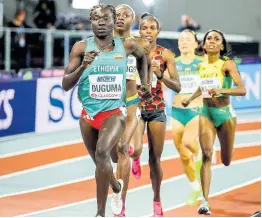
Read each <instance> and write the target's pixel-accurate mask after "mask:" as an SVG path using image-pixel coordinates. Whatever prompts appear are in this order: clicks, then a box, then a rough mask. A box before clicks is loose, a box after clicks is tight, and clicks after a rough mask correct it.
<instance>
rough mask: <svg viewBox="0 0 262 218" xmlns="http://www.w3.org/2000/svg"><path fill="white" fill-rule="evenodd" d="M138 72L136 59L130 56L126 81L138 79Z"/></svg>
mask: <svg viewBox="0 0 262 218" xmlns="http://www.w3.org/2000/svg"><path fill="white" fill-rule="evenodd" d="M136 72H137V67H136V58H135V57H134V56H128V60H127V66H126V79H130V80H133V79H134V78H135V77H136Z"/></svg>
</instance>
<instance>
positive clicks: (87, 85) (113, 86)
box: [78, 37, 127, 117]
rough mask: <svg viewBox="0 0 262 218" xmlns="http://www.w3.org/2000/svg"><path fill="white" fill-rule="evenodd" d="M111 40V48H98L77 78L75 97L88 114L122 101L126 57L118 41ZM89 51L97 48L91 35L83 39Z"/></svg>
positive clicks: (93, 114)
mask: <svg viewBox="0 0 262 218" xmlns="http://www.w3.org/2000/svg"><path fill="white" fill-rule="evenodd" d="M114 42H115V47H114V49H113V51H111V52H102V51H101V52H100V53H99V54H98V55H97V56H96V58H95V60H94V61H93V62H92V63H91V64H90V66H89V67H88V68H87V69H85V70H84V72H83V73H82V75H81V77H80V81H79V85H78V97H79V100H80V101H81V103H82V105H83V108H84V109H85V110H86V112H87V114H88V115H89V116H91V117H94V116H95V115H96V114H98V113H99V112H104V111H109V110H113V109H116V108H119V107H122V106H125V104H126V65H127V57H126V52H125V48H124V44H123V42H122V40H121V39H119V38H114ZM92 50H98V48H97V45H96V43H95V40H94V37H90V38H88V39H87V47H86V51H92Z"/></svg>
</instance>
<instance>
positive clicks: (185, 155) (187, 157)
mask: <svg viewBox="0 0 262 218" xmlns="http://www.w3.org/2000/svg"><path fill="white" fill-rule="evenodd" d="M179 154H180V158H181V160H182V161H183V162H189V161H190V158H191V155H190V153H189V152H186V151H183V150H180V151H179Z"/></svg>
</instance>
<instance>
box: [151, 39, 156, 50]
mask: <svg viewBox="0 0 262 218" xmlns="http://www.w3.org/2000/svg"><path fill="white" fill-rule="evenodd" d="M150 47H151V51H155V50H156V47H157V46H156V41H152V42H151V43H150Z"/></svg>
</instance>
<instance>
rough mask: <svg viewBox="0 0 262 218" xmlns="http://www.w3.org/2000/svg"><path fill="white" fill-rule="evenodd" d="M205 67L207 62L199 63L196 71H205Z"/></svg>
mask: <svg viewBox="0 0 262 218" xmlns="http://www.w3.org/2000/svg"><path fill="white" fill-rule="evenodd" d="M207 65H208V61H207V60H204V61H202V62H200V63H199V64H198V65H197V69H198V70H201V69H205V68H206V66H207Z"/></svg>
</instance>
